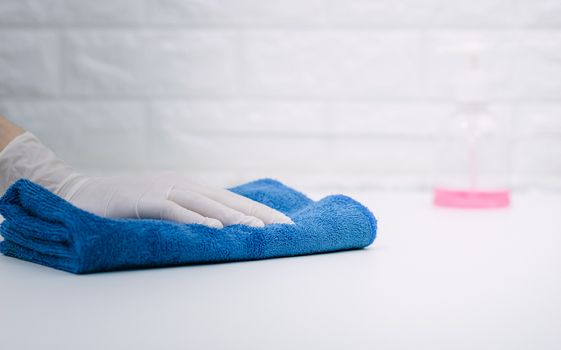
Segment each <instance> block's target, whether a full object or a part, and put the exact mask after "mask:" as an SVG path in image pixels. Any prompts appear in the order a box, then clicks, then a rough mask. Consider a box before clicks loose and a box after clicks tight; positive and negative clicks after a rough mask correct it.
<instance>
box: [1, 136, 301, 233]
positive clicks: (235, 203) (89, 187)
mask: <svg viewBox="0 0 561 350" xmlns="http://www.w3.org/2000/svg"><path fill="white" fill-rule="evenodd" d="M0 175H1V176H2V182H1V184H0V190H1V191H2V192H4V191H5V190H6V189H7V188H8V187H9V186H10V185H11V184H12V183H13V182H15V181H16V180H18V179H20V178H26V179H29V180H31V181H34V182H36V183H38V184H41V185H43V186H44V187H46V188H47V189H49V190H50V191H52V192H53V193H55V194H57V195H59V196H61V197H62V198H64V199H66V200H67V201H69V202H71V203H72V204H74V205H76V206H77V207H79V208H82V209H84V210H87V211H89V212H92V213H94V214H97V215H100V216H105V217H111V218H138V219H143V218H150V219H164V220H171V221H176V222H180V223H196V224H202V225H206V226H210V227H217V228H221V227H223V226H228V225H235V224H243V225H249V226H254V227H262V226H264V225H265V224H272V223H282V224H289V223H292V221H291V220H290V218H288V217H287V216H285V215H284V214H282V213H280V212H278V211H276V210H274V209H272V208H269V207H267V206H265V205H263V204H261V203H257V202H255V201H253V200H251V199H248V198H245V197H243V196H240V195H237V194H235V193H233V192H230V191H228V190H224V189H215V188H210V187H205V186H201V185H197V184H194V183H192V182H190V181H188V180H186V179H185V178H183V177H182V176H180V175H178V174H174V173H162V174H154V175H140V176H137V175H135V176H115V177H88V176H85V175H82V174H79V173H77V172H76V171H74V169H72V168H71V167H70V166H68V165H67V164H66V163H64V162H63V161H61V160H60V159H58V158H57V157H56V156H55V154H54V153H53V152H52V151H51V150H50V149H48V148H47V147H45V146H44V145H43V144H41V142H40V141H39V140H38V139H37V138H36V137H35V136H34V135H33V134H31V133H30V132H25V133H23V134H21V135H19V136H18V137H17V138H15V139H14V140H13V141H12V142H10V144H8V146H7V147H6V148H5V149H4V150H3V151H2V152H0Z"/></svg>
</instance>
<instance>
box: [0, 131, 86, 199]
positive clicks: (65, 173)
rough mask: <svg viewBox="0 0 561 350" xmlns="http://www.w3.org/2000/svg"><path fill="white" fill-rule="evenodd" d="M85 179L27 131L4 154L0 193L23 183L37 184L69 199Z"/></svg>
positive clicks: (0, 161) (0, 163) (1, 154)
mask: <svg viewBox="0 0 561 350" xmlns="http://www.w3.org/2000/svg"><path fill="white" fill-rule="evenodd" d="M81 178H83V176H82V175H80V174H78V173H77V172H76V171H75V170H74V169H73V168H72V167H70V166H69V165H68V164H66V163H65V162H63V161H62V160H60V159H59V158H58V157H57V156H56V155H55V154H54V152H53V151H51V150H50V149H49V148H47V147H46V146H45V145H43V144H42V143H41V141H39V139H38V138H37V137H35V135H33V134H32V133H31V132H29V131H26V132H24V133H23V134H21V135H18V136H17V137H16V138H14V139H13V140H12V141H11V142H10V143H9V144H8V145H7V146H6V147H5V148H4V149H3V150H2V152H0V192H1V193H4V192H5V191H6V189H7V188H8V187H10V186H11V185H12V184H13V183H14V182H16V181H17V180H19V179H28V180H31V181H33V182H36V183H38V184H40V185H42V186H43V187H45V188H47V189H48V190H49V191H51V192H53V193H55V194H57V195H62V196H66V194H67V193H70V192H71V191H72V192H74V191H75V190H73V189H74V188H76V186H75V184H78V182H81V181H79V180H80V179H81Z"/></svg>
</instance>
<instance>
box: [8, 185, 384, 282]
mask: <svg viewBox="0 0 561 350" xmlns="http://www.w3.org/2000/svg"><path fill="white" fill-rule="evenodd" d="M231 190H232V191H233V192H236V193H238V194H240V195H242V196H245V197H248V198H251V199H253V200H256V201H258V202H261V203H263V204H265V205H268V206H270V207H272V208H275V209H277V210H279V211H281V212H283V213H284V214H286V215H288V216H289V217H290V218H291V219H292V220H293V221H294V223H295V224H294V225H286V224H284V225H282V224H273V225H267V226H265V227H262V228H254V227H249V226H244V225H233V226H227V227H225V228H223V229H216V228H210V227H206V226H202V225H197V224H179V223H174V222H169V221H163V220H151V219H141V220H138V219H108V218H103V217H100V216H97V215H94V214H91V213H89V212H86V211H84V210H81V209H79V208H77V207H75V206H73V205H72V204H70V203H69V202H67V201H65V200H63V199H62V198H60V197H58V196H56V195H55V194H53V193H51V192H49V191H48V190H47V189H45V188H43V187H41V186H39V185H37V184H35V183H33V182H31V181H28V180H25V179H22V180H18V181H17V182H16V183H15V184H13V185H12V186H11V187H10V188H9V189H8V191H7V192H6V193H5V194H4V196H3V197H2V198H0V214H2V216H4V219H5V220H4V221H3V222H2V224H1V225H0V235H2V236H3V237H4V241H3V242H1V243H0V251H1V252H2V253H3V254H5V255H8V256H12V257H16V258H20V259H23V260H28V261H31V262H35V263H38V264H42V265H46V266H50V267H54V268H57V269H60V270H64V271H69V272H73V273H77V274H81V273H92V272H100V271H109V270H120V269H129V268H141V267H156V266H172V265H186V264H197V263H209V262H226V261H239V260H256V259H265V258H273V257H282V256H295V255H304V254H313V253H323V252H332V251H338V250H346V249H357V248H363V247H366V246H368V245H370V244H371V243H372V242H373V241H374V239H375V237H376V219H375V218H374V216H373V215H372V213H371V212H370V211H369V210H368V209H367V208H366V207H364V206H363V205H361V204H360V203H358V202H356V201H355V200H353V199H351V198H349V197H346V196H343V195H334V196H328V197H325V198H323V199H322V200H320V201H317V202H315V201H312V200H311V199H309V198H308V197H306V196H305V195H304V194H302V193H300V192H298V191H295V190H293V189H291V188H289V187H287V186H285V185H283V184H281V183H280V182H278V181H275V180H270V179H263V180H257V181H254V182H250V183H247V184H245V185H241V186H239V187H236V188H233V189H231Z"/></svg>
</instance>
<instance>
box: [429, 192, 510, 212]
mask: <svg viewBox="0 0 561 350" xmlns="http://www.w3.org/2000/svg"><path fill="white" fill-rule="evenodd" d="M434 205H436V206H438V207H447V208H470V209H490V208H505V207H508V206H509V205H510V191H508V190H498V191H481V190H456V189H446V188H435V189H434Z"/></svg>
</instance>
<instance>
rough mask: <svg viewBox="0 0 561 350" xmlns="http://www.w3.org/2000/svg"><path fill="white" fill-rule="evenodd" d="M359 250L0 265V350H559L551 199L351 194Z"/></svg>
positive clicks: (559, 207)
mask: <svg viewBox="0 0 561 350" xmlns="http://www.w3.org/2000/svg"><path fill="white" fill-rule="evenodd" d="M354 195H355V197H356V198H357V199H359V200H361V201H363V202H364V203H365V204H367V205H368V206H369V207H370V208H371V209H372V210H373V211H374V213H375V215H376V216H377V217H378V219H379V232H378V235H379V236H378V239H377V240H376V242H375V245H374V246H373V247H371V248H369V249H365V250H359V251H350V252H343V253H333V254H323V255H315V256H306V257H296V258H284V259H272V260H265V261H255V262H241V263H229V264H216V265H202V266H188V267H177V268H163V269H152V270H138V271H127V272H113V273H102V274H94V275H84V276H76V275H72V274H69V273H66V272H62V271H57V270H54V269H50V268H47V267H43V266H39V265H35V264H31V263H28V262H24V261H20V260H17V259H13V258H8V257H5V256H1V257H0V348H1V349H157V348H161V349H244V350H248V349H378V350H382V349H447V350H451V349H453V350H458V349H494V350H496V349H509V350H512V349H532V350H539V349H556V350H557V349H561V273H560V272H561V253H560V251H561V195H558V196H555V195H549V196H546V195H539V194H520V195H518V196H515V197H514V205H513V206H512V207H511V208H510V209H507V210H498V211H468V212H466V211H454V210H443V209H436V208H433V207H432V206H431V205H430V198H429V196H428V195H421V194H417V195H413V194H388V193H378V194H377V193H357V194H354Z"/></svg>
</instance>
